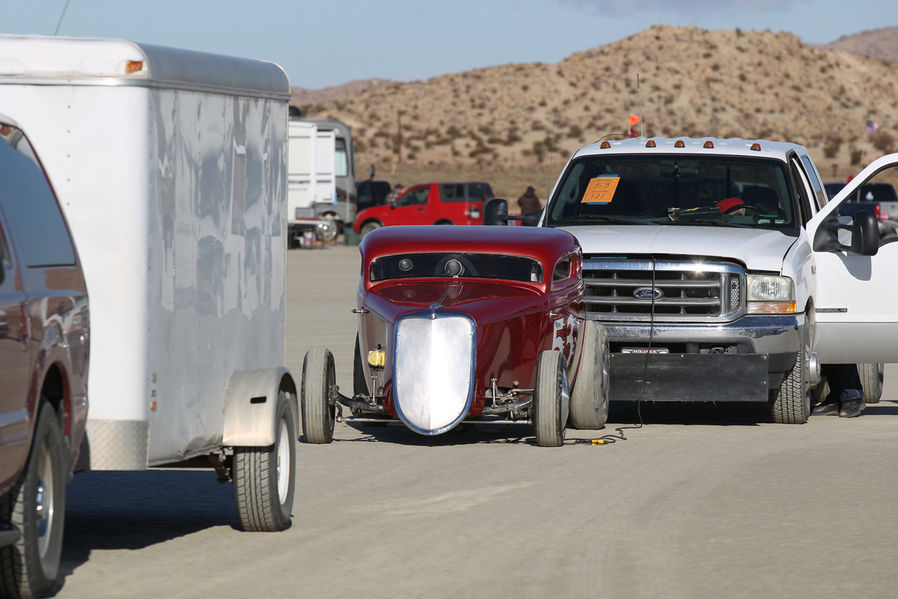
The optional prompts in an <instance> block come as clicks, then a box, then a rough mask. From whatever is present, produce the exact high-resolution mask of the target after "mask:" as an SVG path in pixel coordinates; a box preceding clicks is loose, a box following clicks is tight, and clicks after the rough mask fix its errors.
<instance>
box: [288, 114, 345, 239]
mask: <svg viewBox="0 0 898 599" xmlns="http://www.w3.org/2000/svg"><path fill="white" fill-rule="evenodd" d="M287 139H288V143H287V156H288V160H287V235H288V240H289V244H290V247H297V246H300V245H302V244H303V243H304V242H305V239H306V237H304V235H303V234H304V233H309V234H311V235H312V236H314V237H315V238H317V239H322V240H324V241H331V240H333V239H334V238H335V237H336V236H337V227H336V226H335V223H334V219H333V218H326V217H325V216H324V214H323V213H321V212H322V211H326V210H328V209H329V207H331V206H335V205H336V203H337V185H336V178H335V175H334V171H335V168H334V167H335V165H336V160H335V156H336V154H335V152H336V134H335V132H334V131H333V130H329V131H325V130H319V129H318V126H317V125H316V124H315V123H313V122H309V121H302V120H298V119H290V121H289V125H288V129H287ZM319 213H321V214H319Z"/></svg>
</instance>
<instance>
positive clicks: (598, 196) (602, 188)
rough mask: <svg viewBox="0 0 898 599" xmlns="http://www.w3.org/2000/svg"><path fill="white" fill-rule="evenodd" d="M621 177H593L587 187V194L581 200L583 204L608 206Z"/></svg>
mask: <svg viewBox="0 0 898 599" xmlns="http://www.w3.org/2000/svg"><path fill="white" fill-rule="evenodd" d="M618 183H620V177H618V176H617V175H603V176H601V177H593V178H592V179H590V180H589V185H587V186H586V192H585V193H584V194H583V198H582V199H581V200H580V203H581V204H608V203H610V202H611V199H612V198H613V197H614V192H615V191H616V190H617V184H618Z"/></svg>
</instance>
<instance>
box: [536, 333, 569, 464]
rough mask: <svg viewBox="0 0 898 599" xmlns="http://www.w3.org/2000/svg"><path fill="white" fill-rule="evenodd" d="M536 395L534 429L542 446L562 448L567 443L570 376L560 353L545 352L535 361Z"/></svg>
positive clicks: (537, 440)
mask: <svg viewBox="0 0 898 599" xmlns="http://www.w3.org/2000/svg"><path fill="white" fill-rule="evenodd" d="M533 393H534V397H533V410H534V411H533V428H534V430H535V432H536V444H537V445H539V446H540V447H560V446H561V444H562V443H564V425H565V423H566V421H567V414H566V413H565V412H566V408H567V406H568V403H569V402H570V390H569V389H568V384H567V376H566V375H565V373H564V361H563V356H562V355H561V352H558V351H554V350H547V351H544V352H543V353H541V354H540V355H539V360H537V362H536V389H535V390H534V392H533Z"/></svg>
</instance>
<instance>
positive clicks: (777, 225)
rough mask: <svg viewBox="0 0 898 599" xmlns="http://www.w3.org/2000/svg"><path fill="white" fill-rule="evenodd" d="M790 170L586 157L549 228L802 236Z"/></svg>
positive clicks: (759, 164) (689, 159)
mask: <svg viewBox="0 0 898 599" xmlns="http://www.w3.org/2000/svg"><path fill="white" fill-rule="evenodd" d="M793 206H794V202H793V201H792V193H791V190H790V185H789V178H788V175H787V171H786V167H785V164H784V163H782V162H781V161H779V160H772V159H771V160H767V159H762V158H753V159H748V158H740V157H735V156H728V157H719V156H717V157H712V156H695V155H683V156H669V155H616V156H584V157H582V158H579V159H577V160H575V161H574V162H572V163H571V165H570V166H569V167H568V169H567V170H566V172H565V173H564V175H563V176H562V180H561V181H560V183H559V185H558V187H557V191H556V194H555V197H554V198H553V199H552V202H551V203H550V204H549V208H548V210H547V213H546V225H548V226H553V227H558V226H572V225H590V224H600V223H613V224H635V225H645V224H667V225H670V224H680V225H712V226H735V227H758V228H764V229H778V230H783V231H791V230H796V226H797V225H796V220H797V219H796V215H795V209H794V208H793Z"/></svg>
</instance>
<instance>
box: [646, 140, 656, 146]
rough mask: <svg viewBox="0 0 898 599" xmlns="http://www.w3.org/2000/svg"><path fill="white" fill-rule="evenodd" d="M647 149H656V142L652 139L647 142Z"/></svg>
mask: <svg viewBox="0 0 898 599" xmlns="http://www.w3.org/2000/svg"><path fill="white" fill-rule="evenodd" d="M645 147H647V148H654V147H655V140H654V139H650V140H648V141H647V142H645Z"/></svg>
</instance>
